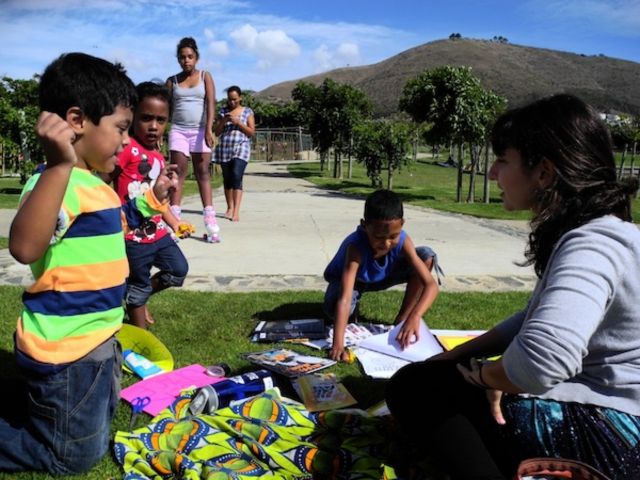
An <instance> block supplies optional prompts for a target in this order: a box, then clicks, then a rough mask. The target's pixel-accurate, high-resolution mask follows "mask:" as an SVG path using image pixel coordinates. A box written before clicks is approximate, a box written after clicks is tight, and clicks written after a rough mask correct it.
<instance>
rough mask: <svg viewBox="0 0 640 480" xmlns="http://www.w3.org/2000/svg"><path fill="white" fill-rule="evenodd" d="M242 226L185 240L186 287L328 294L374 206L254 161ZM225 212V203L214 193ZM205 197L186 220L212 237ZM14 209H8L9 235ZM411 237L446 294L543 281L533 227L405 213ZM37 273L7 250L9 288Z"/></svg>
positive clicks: (188, 208) (3, 230)
mask: <svg viewBox="0 0 640 480" xmlns="http://www.w3.org/2000/svg"><path fill="white" fill-rule="evenodd" d="M244 187H245V194H244V199H243V201H242V210H241V212H240V213H241V219H240V222H230V221H228V220H226V219H224V218H219V219H218V221H219V223H220V226H221V236H222V242H221V243H219V244H208V243H205V242H203V241H202V240H201V237H200V235H198V236H197V238H189V239H185V240H182V241H181V242H180V246H181V247H182V249H183V251H184V253H185V255H186V256H187V259H188V260H189V269H190V271H189V276H188V278H187V281H186V283H185V286H184V288H188V289H192V290H203V291H224V292H232V291H235V292H243V291H244V292H246V291H267V290H271V291H273V290H323V289H324V288H325V285H326V284H325V282H324V280H323V279H322V272H323V270H324V268H325V266H326V264H327V263H328V261H329V260H330V259H331V258H332V256H333V254H334V253H335V251H336V250H337V248H338V246H339V245H340V242H341V241H342V240H343V238H344V237H345V236H346V235H347V234H349V233H350V232H351V231H353V230H354V229H355V227H356V225H357V224H358V222H359V220H360V218H361V217H362V213H363V208H364V200H363V199H356V198H350V197H346V196H343V195H341V194H338V193H335V192H330V191H326V190H322V189H319V188H317V187H315V186H314V185H313V184H311V183H309V182H307V181H305V180H302V179H297V178H294V177H292V176H290V175H289V174H288V173H287V166H286V164H283V163H269V164H267V163H250V164H249V166H248V168H247V172H246V174H245V179H244ZM214 203H215V207H216V209H217V210H218V211H219V213H220V214H222V213H224V210H225V206H226V205H225V201H224V196H223V192H222V190H221V189H216V190H215V191H214ZM201 209H202V205H201V204H200V199H199V197H198V196H192V197H189V198H186V199H185V201H184V202H183V212H184V217H185V218H186V219H187V220H188V221H190V222H192V223H193V224H194V225H195V226H196V229H197V230H198V234H202V232H203V231H204V228H203V223H202V215H201ZM13 215H14V211H13V210H0V236H7V235H8V231H9V225H10V223H11V219H12V218H13ZM405 219H406V223H405V230H406V231H407V232H408V234H409V235H410V236H411V238H412V239H413V241H414V243H415V244H416V245H428V246H431V247H432V248H434V249H435V250H436V252H437V253H438V256H439V258H440V263H441V265H442V267H443V268H444V270H445V273H446V277H445V278H444V279H443V286H442V290H443V291H467V290H476V291H505V290H531V289H532V288H533V285H534V281H535V277H534V275H533V271H532V270H531V269H530V268H522V267H518V266H517V265H515V263H514V262H519V261H521V260H523V258H524V257H523V252H524V248H525V243H526V235H527V228H526V224H525V223H524V222H506V221H496V220H483V219H477V218H473V217H467V216H463V215H456V214H447V213H441V212H437V211H435V210H429V209H424V208H418V207H412V206H405ZM30 281H31V275H30V272H29V269H28V268H27V267H25V266H23V265H19V264H17V263H16V262H15V261H14V260H13V259H12V258H11V256H10V255H9V252H8V250H6V249H5V250H0V284H5V285H6V284H13V285H28V284H29V283H30Z"/></svg>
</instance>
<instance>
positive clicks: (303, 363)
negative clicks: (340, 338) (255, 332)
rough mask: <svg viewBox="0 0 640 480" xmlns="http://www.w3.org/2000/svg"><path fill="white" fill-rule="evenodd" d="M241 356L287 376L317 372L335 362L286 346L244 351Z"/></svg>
mask: <svg viewBox="0 0 640 480" xmlns="http://www.w3.org/2000/svg"><path fill="white" fill-rule="evenodd" d="M243 357H244V358H245V359H246V360H248V361H250V362H251V363H254V364H256V365H260V366H262V367H264V368H268V369H269V370H272V371H274V372H276V373H280V374H282V375H284V376H286V377H289V378H295V377H300V376H302V375H306V374H308V373H313V372H317V371H318V370H322V369H323V368H327V367H330V366H331V365H334V364H335V363H336V362H335V361H334V360H331V359H329V358H321V357H316V356H314V355H303V354H301V353H298V352H294V351H293V350H288V349H286V348H278V349H273V350H265V351H264V352H253V353H245V354H243Z"/></svg>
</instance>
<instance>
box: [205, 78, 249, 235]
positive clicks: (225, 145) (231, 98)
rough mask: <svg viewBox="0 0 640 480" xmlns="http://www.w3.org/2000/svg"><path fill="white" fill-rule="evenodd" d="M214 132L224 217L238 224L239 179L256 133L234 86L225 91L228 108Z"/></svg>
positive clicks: (221, 113)
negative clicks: (222, 185)
mask: <svg viewBox="0 0 640 480" xmlns="http://www.w3.org/2000/svg"><path fill="white" fill-rule="evenodd" d="M215 132H216V135H217V136H218V137H220V138H219V143H218V145H216V151H215V158H216V162H218V163H220V164H221V166H222V178H223V179H224V198H225V199H226V201H227V212H226V213H225V215H224V216H225V218H228V219H229V220H231V221H232V222H237V221H239V220H240V202H241V201H242V177H243V175H244V171H245V169H246V168H247V163H249V156H250V155H251V137H253V136H254V135H255V133H256V127H255V120H254V116H253V110H251V109H250V108H249V107H243V106H242V90H240V87H238V86H236V85H233V86H231V87H229V88H227V106H226V107H223V108H222V110H221V111H220V116H219V117H218V119H217V120H216V124H215Z"/></svg>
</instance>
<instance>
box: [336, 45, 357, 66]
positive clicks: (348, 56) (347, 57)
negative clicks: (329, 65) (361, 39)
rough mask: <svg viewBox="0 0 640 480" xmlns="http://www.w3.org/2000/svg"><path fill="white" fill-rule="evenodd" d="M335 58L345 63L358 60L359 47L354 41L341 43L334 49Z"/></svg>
mask: <svg viewBox="0 0 640 480" xmlns="http://www.w3.org/2000/svg"><path fill="white" fill-rule="evenodd" d="M336 58H337V59H338V60H342V61H344V63H346V64H351V63H356V62H358V60H360V48H359V47H358V45H356V44H355V43H341V44H340V45H338V48H337V50H336Z"/></svg>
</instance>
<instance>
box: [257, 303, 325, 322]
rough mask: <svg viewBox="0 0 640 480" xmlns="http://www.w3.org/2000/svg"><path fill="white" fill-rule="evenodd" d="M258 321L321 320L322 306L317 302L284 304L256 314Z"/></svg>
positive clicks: (322, 315)
mask: <svg viewBox="0 0 640 480" xmlns="http://www.w3.org/2000/svg"><path fill="white" fill-rule="evenodd" d="M255 317H256V318H257V319H258V320H295V319H298V318H323V317H324V314H323V313H322V305H321V304H320V303H318V302H298V303H285V304H282V305H279V306H277V307H276V308H274V309H273V310H264V311H261V312H257V313H256V314H255Z"/></svg>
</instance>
